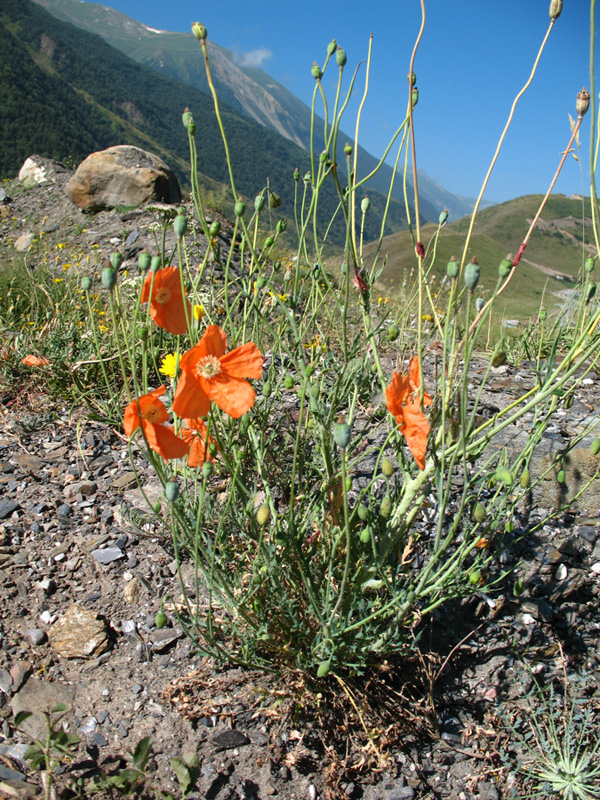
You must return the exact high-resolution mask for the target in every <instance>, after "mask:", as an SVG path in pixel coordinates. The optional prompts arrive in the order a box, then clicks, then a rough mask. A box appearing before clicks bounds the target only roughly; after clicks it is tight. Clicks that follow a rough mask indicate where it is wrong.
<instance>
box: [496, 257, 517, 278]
mask: <svg viewBox="0 0 600 800" xmlns="http://www.w3.org/2000/svg"><path fill="white" fill-rule="evenodd" d="M512 268H513V259H512V256H511V255H508V256H506V258H503V259H502V261H501V262H500V266H499V267H498V276H499V277H500V278H502V279H504V278H508V276H509V275H510V273H511V270H512Z"/></svg>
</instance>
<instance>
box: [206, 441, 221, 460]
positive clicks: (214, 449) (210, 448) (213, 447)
mask: <svg viewBox="0 0 600 800" xmlns="http://www.w3.org/2000/svg"><path fill="white" fill-rule="evenodd" d="M218 452H219V448H218V447H217V445H216V444H215V443H214V442H211V443H210V444H209V445H208V454H209V455H210V457H211V458H215V456H216V455H217V453H218Z"/></svg>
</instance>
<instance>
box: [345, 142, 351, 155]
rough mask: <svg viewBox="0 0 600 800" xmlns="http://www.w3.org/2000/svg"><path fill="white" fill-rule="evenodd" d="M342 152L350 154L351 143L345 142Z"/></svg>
mask: <svg viewBox="0 0 600 800" xmlns="http://www.w3.org/2000/svg"><path fill="white" fill-rule="evenodd" d="M344 153H345V154H346V155H347V156H351V155H352V145H351V144H348V143H347V142H346V144H345V145H344Z"/></svg>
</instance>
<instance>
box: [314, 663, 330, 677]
mask: <svg viewBox="0 0 600 800" xmlns="http://www.w3.org/2000/svg"><path fill="white" fill-rule="evenodd" d="M330 669H331V661H321V663H320V664H319V666H318V668H317V678H325V677H326V676H327V675H329V670H330Z"/></svg>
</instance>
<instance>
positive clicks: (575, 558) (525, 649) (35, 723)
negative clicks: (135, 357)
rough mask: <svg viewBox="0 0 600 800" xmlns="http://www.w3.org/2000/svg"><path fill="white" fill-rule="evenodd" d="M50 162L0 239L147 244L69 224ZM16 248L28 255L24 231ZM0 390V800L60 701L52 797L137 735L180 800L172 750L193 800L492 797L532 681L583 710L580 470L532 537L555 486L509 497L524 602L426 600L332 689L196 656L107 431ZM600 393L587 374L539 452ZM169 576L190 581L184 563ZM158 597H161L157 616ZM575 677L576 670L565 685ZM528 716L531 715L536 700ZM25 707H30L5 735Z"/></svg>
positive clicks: (595, 625)
mask: <svg viewBox="0 0 600 800" xmlns="http://www.w3.org/2000/svg"><path fill="white" fill-rule="evenodd" d="M61 175H62V172H61V171H60V170H58V169H55V177H54V178H53V179H52V180H51V182H50V183H49V184H45V185H40V186H36V187H34V188H32V189H30V190H28V191H26V192H25V191H21V190H19V187H18V186H16V185H15V186H13V185H8V186H7V187H6V189H5V194H6V196H5V198H4V200H3V205H2V214H1V215H0V217H1V218H0V234H1V235H2V238H3V244H2V246H3V247H6V248H9V247H10V248H13V249H14V247H15V245H16V244H17V242H19V239H21V237H23V236H28V235H30V236H31V240H33V239H35V238H37V237H39V234H40V231H42V230H43V231H44V232H45V235H46V236H55V237H57V238H60V239H61V240H62V241H68V240H69V237H72V238H74V237H76V238H77V239H78V241H79V242H80V245H79V246H80V247H82V246H84V245H88V246H89V245H91V244H92V243H94V244H97V245H98V246H99V247H98V250H99V258H102V257H103V258H106V257H107V256H108V254H109V253H110V251H111V250H113V249H114V248H115V246H117V245H118V246H119V247H121V248H124V249H125V251H126V254H127V255H128V257H129V258H133V257H134V256H135V253H136V250H137V249H139V248H141V247H149V242H151V241H152V240H151V235H150V233H149V232H148V230H147V227H146V225H147V223H148V219H149V218H148V215H147V214H144V212H142V211H139V212H133V213H121V214H118V213H116V212H102V213H101V214H98V215H97V216H96V217H93V218H86V217H84V216H83V215H82V214H81V212H79V211H78V210H77V209H75V207H74V206H72V205H71V204H70V203H69V201H68V200H66V198H65V196H64V193H63V186H64V182H65V180H66V179H68V177H69V175H68V173H65V175H64V177H61ZM0 200H1V198H0ZM82 228H85V229H86V230H85V232H82ZM9 240H10V241H9ZM127 242H129V244H128V245H127ZM30 245H31V241H30ZM19 247H23V249H22V250H21V252H24V253H27V252H28V247H26V246H25V245H24V240H23V239H21V243H20V245H18V246H17V250H18V248H19ZM432 363H433V360H432ZM432 368H433V367H432ZM474 379H475V378H474ZM531 380H533V375H532V373H531V371H530V370H529V369H528V367H527V366H526V365H522V366H521V367H520V368H519V369H517V368H514V367H510V366H504V367H502V368H500V369H499V370H497V371H495V372H494V376H493V379H492V382H491V385H490V390H489V392H488V393H487V394H486V396H485V397H484V404H487V405H488V407H490V408H492V409H493V408H494V407H495V406H500V405H502V404H503V403H504V402H505V401H506V400H507V398H510V397H511V395H512V394H513V393H514V392H515V391H517V389H521V388H522V386H523V384H524V382H525V383H526V382H527V381H531ZM1 401H2V404H1V406H0V413H1V415H2V416H1V418H0V587H1V594H0V597H1V598H2V603H1V605H0V722H1V724H0V797H22V798H26V797H34V796H36V792H38V793H39V792H40V791H41V790H40V788H39V787H40V786H41V779H40V775H39V773H37V772H36V771H35V770H33V769H32V768H31V765H30V764H29V763H28V762H27V761H26V760H25V759H24V753H25V750H26V746H27V743H28V741H29V739H28V736H27V734H28V735H29V736H33V737H39V736H43V735H44V730H45V727H44V719H43V716H42V715H41V712H42V711H43V710H44V709H46V708H51V707H53V706H55V705H56V704H57V703H64V704H65V705H66V706H67V707H68V709H69V710H68V713H67V714H66V715H65V716H64V718H63V720H62V724H63V725H64V726H65V728H66V729H67V730H68V731H69V732H71V733H75V734H77V736H78V737H79V739H80V744H79V745H78V746H77V748H76V752H75V754H74V758H73V760H65V761H64V763H62V764H61V766H60V767H59V769H58V773H59V774H58V775H57V779H56V780H57V786H58V787H59V788H61V787H64V786H65V785H66V784H67V781H68V779H70V778H74V777H76V776H77V775H81V774H92V773H94V772H97V771H98V769H100V768H101V769H102V770H104V772H105V773H106V774H111V773H112V774H114V773H115V772H116V771H118V770H119V769H122V767H123V765H124V764H125V761H124V760H123V759H124V756H125V754H126V753H127V752H129V751H132V750H133V749H134V748H135V746H136V744H137V743H138V742H139V741H140V740H141V739H143V738H144V737H147V736H152V737H153V738H154V744H153V752H152V755H151V757H150V759H149V762H148V766H147V770H146V772H147V782H146V787H145V789H144V790H143V792H142V794H143V795H144V796H147V797H152V796H153V794H152V790H157V791H158V790H159V789H162V790H169V791H172V792H173V793H174V794H175V795H176V796H179V795H178V794H177V792H178V790H177V783H176V781H175V775H174V772H173V768H172V765H171V759H172V758H174V757H178V758H182V757H183V755H184V754H185V753H186V751H189V752H193V753H195V754H196V755H197V756H198V759H199V775H198V780H197V789H196V791H195V793H194V794H193V795H191V796H195V797H198V798H209V799H210V800H225V799H226V798H228V799H230V800H234V799H236V798H239V799H240V800H241V799H242V798H244V799H245V800H259V799H260V800H264V799H265V798H270V797H275V798H281V799H282V800H309V799H310V800H316V798H351V799H352V800H354V799H355V798H356V799H358V798H364V800H410V799H411V798H426V800H433V798H451V799H452V800H457V799H458V800H471V799H472V800H496V798H503V797H509V796H510V794H511V790H513V789H515V790H520V789H521V788H522V786H521V784H520V779H519V777H518V775H517V773H516V765H517V762H518V760H519V759H523V758H524V757H525V756H526V751H525V749H524V748H523V746H522V744H521V743H520V740H519V738H518V737H515V736H514V735H512V736H509V734H508V733H507V728H506V725H505V721H506V720H513V721H514V722H515V724H516V725H517V727H519V725H520V723H519V722H518V714H519V713H524V714H525V715H530V714H531V713H532V711H531V708H532V707H530V706H529V705H528V702H527V701H526V700H525V696H526V693H527V692H528V691H529V690H530V688H531V686H532V685H533V676H535V678H536V680H537V681H538V682H539V683H540V684H541V685H550V684H552V683H556V684H557V685H560V684H561V682H562V680H563V676H564V675H569V676H570V677H571V680H570V684H571V685H575V688H576V690H577V691H578V692H579V695H580V697H581V698H582V699H586V700H587V702H588V703H589V705H590V707H592V708H595V710H596V715H598V709H599V708H600V641H599V638H598V633H599V631H600V520H599V519H598V514H599V512H600V503H599V500H598V487H597V483H598V482H597V481H596V482H595V484H594V486H593V487H592V490H591V491H590V492H589V493H588V494H587V495H585V496H584V498H583V499H582V500H580V501H579V503H578V505H577V508H576V510H574V511H573V512H569V513H565V512H563V513H561V514H559V516H558V517H557V518H556V519H555V520H554V521H552V522H549V523H547V524H544V525H543V526H542V527H541V528H540V529H539V530H537V531H536V532H535V534H531V535H527V530H528V528H529V527H531V525H532V523H535V521H536V520H537V519H540V518H542V517H544V516H545V514H546V512H547V511H548V510H550V509H551V508H553V507H554V506H555V505H557V504H560V503H561V502H562V501H563V500H564V496H562V495H561V493H560V492H557V489H556V485H555V484H554V483H551V485H550V483H549V485H548V487H547V488H546V490H544V491H542V492H541V493H540V494H538V495H537V496H536V497H535V503H534V506H533V508H532V509H529V510H527V509H522V510H521V512H522V515H521V517H520V518H518V519H517V523H518V524H517V529H516V530H515V532H514V536H513V539H512V541H511V542H508V543H507V544H506V548H505V550H504V551H503V552H502V553H501V554H500V560H501V563H502V564H503V565H504V566H505V567H506V569H514V570H515V571H516V574H517V575H518V576H519V577H521V578H522V579H523V582H524V592H523V594H521V595H520V596H519V597H516V596H515V594H514V593H513V592H512V591H511V588H512V585H513V580H512V579H511V580H507V581H505V582H503V583H501V584H499V586H498V589H497V590H496V591H495V592H494V593H492V594H490V595H485V594H483V593H481V592H476V593H475V594H474V596H473V597H471V598H469V599H466V600H464V601H461V602H456V603H453V604H448V605H446V606H442V607H441V609H439V611H437V612H436V613H435V614H434V615H433V617H432V618H430V619H426V620H422V622H421V623H420V625H419V626H418V628H417V629H416V630H415V637H419V638H418V648H415V651H414V653H413V654H412V655H411V656H410V657H408V658H407V659H406V660H404V661H403V662H401V663H398V664H389V663H385V664H383V665H381V669H380V670H379V672H377V673H376V674H373V675H371V676H367V679H366V680H363V681H361V682H358V681H354V682H353V681H352V680H350V679H348V683H347V684H346V689H347V692H348V693H344V691H342V689H340V687H339V686H338V685H337V684H336V683H335V681H333V679H332V682H331V684H330V685H328V686H325V687H320V688H319V689H317V688H315V687H314V686H312V685H311V684H310V683H309V682H307V680H306V679H305V678H303V677H302V676H299V675H286V676H279V677H277V676H270V675H265V674H262V673H258V672H249V671H244V670H241V669H238V668H230V667H229V668H228V667H223V666H219V665H216V664H214V663H212V662H211V661H209V660H207V659H205V658H203V657H202V656H200V655H199V654H198V653H197V652H195V650H194V648H193V646H192V643H191V642H190V641H189V640H188V639H187V638H186V636H185V635H184V634H183V632H182V631H181V629H180V628H179V627H178V624H177V617H176V614H175V613H174V612H175V608H174V606H173V604H175V606H176V605H177V602H178V600H179V598H180V595H181V588H180V585H179V581H178V577H177V570H176V563H175V560H174V554H173V550H172V547H171V544H170V540H169V536H168V533H167V532H166V531H165V530H163V529H162V527H161V526H160V524H159V523H158V521H157V519H156V517H154V516H153V515H152V514H151V513H149V509H148V508H147V506H146V505H145V503H144V501H143V499H142V496H141V492H140V491H139V489H138V488H137V484H136V479H135V475H134V473H133V471H132V467H131V464H130V462H129V459H128V455H127V448H126V443H125V441H124V439H123V437H122V435H121V433H120V432H119V431H117V430H111V429H108V428H107V427H105V426H103V425H101V424H99V423H92V422H89V421H88V420H86V418H85V414H84V413H83V412H81V413H74V414H73V413H67V411H66V410H65V409H62V408H60V407H55V406H52V404H51V402H50V401H49V399H48V398H47V397H45V396H44V395H43V394H41V393H39V392H36V391H33V392H29V393H24V392H15V391H12V392H5V393H4V395H3V396H2V398H1ZM599 403H600V379H599V376H598V375H597V374H596V373H595V372H592V373H590V374H589V375H587V376H586V379H585V382H584V383H583V384H582V385H581V386H580V388H579V390H578V391H577V393H576V396H575V399H574V403H573V405H572V406H571V408H570V409H569V410H568V411H566V410H565V411H563V412H562V415H561V416H559V417H558V418H557V423H556V426H555V428H553V429H552V430H551V431H550V432H549V436H548V437H546V440H545V447H544V448H542V451H543V452H541V454H540V458H542V459H543V458H545V457H547V456H548V454H549V453H550V454H551V453H552V451H553V448H555V447H557V446H560V445H561V442H563V441H564V440H566V439H567V438H568V436H570V435H572V434H573V433H574V432H576V431H577V430H578V429H581V426H582V425H584V424H585V422H586V421H589V418H590V415H593V414H595V413H597V408H598V405H599ZM491 413H494V412H493V410H492V412H491ZM516 435H517V436H518V435H519V433H518V432H517V433H516ZM588 443H589V442H587V441H586V442H583V443H582V446H581V448H579V450H578V451H576V453H575V454H574V455H572V457H571V462H572V463H571V466H570V467H569V465H566V466H567V468H568V469H571V472H569V474H568V476H567V484H568V483H569V481H570V482H571V485H572V486H573V484H574V482H576V481H577V480H579V479H580V477H581V471H582V470H583V472H585V471H586V470H588V471H589V469H592V467H591V466H590V465H589V464H588V465H587V466H586V464H585V463H584V462H585V461H586V458H588V457H587V455H585V454H586V453H587V452H588V449H587V445H588ZM135 458H136V463H135V467H136V470H137V471H138V473H139V474H140V475H141V476H142V481H143V483H144V486H145V490H146V491H147V493H148V494H149V495H150V497H151V498H154V497H156V496H158V494H157V493H158V487H157V486H156V484H155V482H154V481H153V477H152V475H151V472H150V470H149V469H148V467H147V465H146V463H145V462H144V460H143V458H142V455H141V453H136V455H135ZM578 476H579V477H578ZM182 576H183V580H184V582H188V583H189V581H190V578H191V567H190V565H189V564H188V563H184V564H183V570H182ZM163 597H168V598H172V600H169V601H168V602H165V605H164V612H165V614H166V616H167V620H168V622H167V625H166V626H164V627H162V628H158V627H157V626H156V624H155V622H156V620H155V617H156V613H157V612H158V610H159V608H160V603H161V598H163ZM584 672H585V674H586V675H587V683H584V681H583V679H580V680H578V681H577V682H575V683H574V682H573V680H572V678H573V676H574V675H576V674H577V675H581V674H583V673H584ZM533 709H534V710H535V713H536V714H537V715H538V718H540V719H541V718H543V717H544V716H545V715H547V709H545V708H544V706H543V704H540V703H539V702H535V701H533ZM21 710H28V711H32V712H35V713H34V715H33V716H32V717H30V718H29V719H28V720H27V721H26V722H25V723H24V724H23V726H22V728H21V730H19V731H17V730H16V729H15V726H14V724H13V718H14V715H15V714H16V713H18V712H19V711H21ZM503 719H504V721H503ZM597 719H598V716H597ZM599 724H600V723H599ZM521 730H523V729H521ZM366 731H368V732H369V736H367V735H366ZM81 796H83V797H87V796H88V795H87V794H85V793H83V794H82V795H81ZM100 796H104V797H108V796H110V795H109V792H108V789H107V788H105V789H104V795H100ZM115 796H116V795H115Z"/></svg>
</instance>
